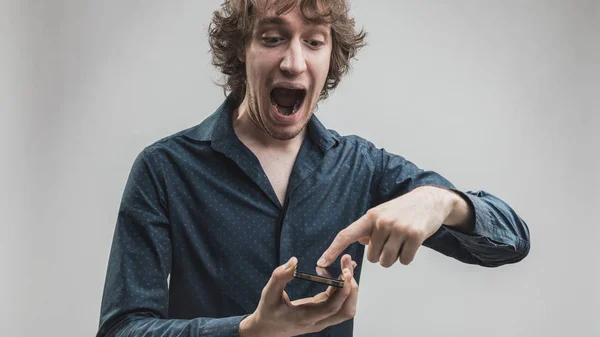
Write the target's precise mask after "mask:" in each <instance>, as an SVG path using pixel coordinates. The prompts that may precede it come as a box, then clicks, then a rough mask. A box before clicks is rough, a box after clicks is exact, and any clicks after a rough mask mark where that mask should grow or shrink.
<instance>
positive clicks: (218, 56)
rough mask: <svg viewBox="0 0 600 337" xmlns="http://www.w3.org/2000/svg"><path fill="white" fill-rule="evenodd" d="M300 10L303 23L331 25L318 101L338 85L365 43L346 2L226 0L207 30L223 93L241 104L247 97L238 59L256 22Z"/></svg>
mask: <svg viewBox="0 0 600 337" xmlns="http://www.w3.org/2000/svg"><path fill="white" fill-rule="evenodd" d="M296 6H299V8H300V12H301V13H302V15H303V16H304V17H305V18H306V20H308V21H310V22H315V23H329V24H331V36H332V52H331V62H330V65H329V72H328V74H327V80H326V82H325V85H324V87H323V89H322V90H321V94H320V99H325V98H327V96H328V95H329V90H332V89H334V88H335V87H337V85H338V84H339V82H340V80H341V78H342V76H343V75H344V74H346V73H347V72H348V70H349V68H350V60H351V59H352V58H353V57H354V56H355V55H356V53H357V52H358V50H359V49H360V48H362V47H363V46H364V45H365V44H366V43H365V36H366V32H365V31H364V30H361V31H358V32H357V31H355V29H354V19H353V18H351V17H349V16H348V10H349V5H348V3H347V2H346V0H271V1H260V0H226V1H225V2H224V3H223V4H222V5H221V9H220V10H217V11H215V12H214V13H213V18H212V22H211V23H210V26H209V29H208V30H209V44H210V49H211V51H212V64H213V65H214V66H215V67H217V68H218V69H219V70H220V71H221V73H223V74H224V82H223V83H222V84H221V86H222V87H223V89H224V91H225V92H227V91H230V92H231V94H232V95H233V97H234V98H235V99H236V100H238V101H241V100H242V99H243V97H244V95H245V93H246V66H245V64H244V62H242V61H241V60H240V59H239V56H240V55H242V54H243V52H244V47H245V45H246V42H247V41H248V39H249V38H250V37H251V36H252V31H253V29H254V23H255V22H256V18H257V17H260V15H261V14H263V13H265V12H267V11H269V10H274V12H275V13H276V15H282V14H285V13H288V12H289V11H291V10H293V9H294V8H295V7H296Z"/></svg>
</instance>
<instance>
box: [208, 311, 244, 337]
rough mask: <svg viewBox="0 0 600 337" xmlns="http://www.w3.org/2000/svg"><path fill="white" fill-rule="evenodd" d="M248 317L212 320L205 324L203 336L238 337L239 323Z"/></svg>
mask: <svg viewBox="0 0 600 337" xmlns="http://www.w3.org/2000/svg"><path fill="white" fill-rule="evenodd" d="M248 316H249V314H248V315H240V316H230V317H223V318H214V319H211V320H210V321H209V322H207V323H206V325H205V326H204V328H203V329H201V330H202V334H203V335H208V336H214V337H239V328H240V322H241V321H242V320H243V319H244V318H246V317H248Z"/></svg>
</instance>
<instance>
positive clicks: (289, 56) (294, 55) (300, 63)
mask: <svg viewBox="0 0 600 337" xmlns="http://www.w3.org/2000/svg"><path fill="white" fill-rule="evenodd" d="M280 68H281V71H283V72H286V73H288V74H290V75H298V74H301V73H303V72H304V71H305V70H306V60H305V59H304V53H303V51H302V43H301V42H300V41H298V40H292V41H291V42H290V44H289V47H288V48H287V50H286V54H285V57H284V58H283V60H282V61H281V64H280Z"/></svg>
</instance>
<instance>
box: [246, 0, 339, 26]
mask: <svg viewBox="0 0 600 337" xmlns="http://www.w3.org/2000/svg"><path fill="white" fill-rule="evenodd" d="M253 5H254V6H253V11H254V13H253V14H254V15H253V17H254V23H255V24H256V25H257V26H258V27H260V26H263V25H278V26H281V25H289V24H291V23H294V22H297V23H300V24H302V25H306V26H327V27H328V26H330V22H331V18H332V17H333V15H332V11H331V9H330V8H327V7H326V5H322V4H321V1H318V0H315V1H301V0H257V1H254V4H253Z"/></svg>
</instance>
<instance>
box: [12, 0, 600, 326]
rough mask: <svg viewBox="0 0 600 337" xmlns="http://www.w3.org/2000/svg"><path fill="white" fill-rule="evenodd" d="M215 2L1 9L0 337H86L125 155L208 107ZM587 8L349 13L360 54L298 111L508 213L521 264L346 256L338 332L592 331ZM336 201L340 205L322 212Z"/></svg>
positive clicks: (96, 305) (566, 4)
mask: <svg viewBox="0 0 600 337" xmlns="http://www.w3.org/2000/svg"><path fill="white" fill-rule="evenodd" d="M218 6H219V1H216V0H212V1H183V0H178V1H130V0H119V1H114V0H113V1H99V0H98V1H89V0H88V1H75V0H73V1H67V0H54V1H33V0H29V1H25V0H21V1H18V0H15V1H11V2H2V5H1V7H0V38H1V40H0V41H1V45H0V56H1V57H2V58H1V59H0V61H1V62H0V66H1V68H0V70H1V71H0V74H1V76H0V78H1V80H0V85H1V87H0V98H1V100H0V103H1V105H0V108H1V112H2V119H1V122H0V125H1V130H0V131H1V133H0V134H1V137H2V142H0V144H1V149H2V153H1V154H2V155H1V157H0V158H1V160H2V165H1V166H0V167H1V169H2V174H1V175H0V177H1V178H0V179H1V183H2V185H1V188H0V193H1V194H0V195H1V196H2V202H1V203H0V208H1V211H2V212H1V215H0V221H1V225H2V234H1V235H0V241H1V242H0V243H1V252H0V253H1V254H0V256H1V257H0V259H1V262H2V267H1V277H0V296H1V297H0V303H1V304H0V308H1V311H0V336H2V337H21V336H23V337H24V336H67V337H69V336H74V337H75V336H93V335H94V334H95V332H96V329H97V326H98V319H99V310H100V301H101V296H102V288H103V284H104V278H105V273H106V266H107V261H108V255H109V250H110V245H111V239H112V235H113V231H114V225H115V220H116V216H117V209H118V205H119V201H120V198H121V194H122V192H123V188H124V185H125V181H126V179H127V176H128V173H129V170H130V168H131V164H132V163H133V159H134V158H135V156H136V155H137V154H138V153H139V152H140V151H141V150H142V149H143V147H144V146H146V145H148V144H150V143H152V142H154V141H156V140H158V139H159V138H162V137H164V136H167V135H170V134H172V133H174V132H177V131H179V130H181V129H184V128H187V127H190V126H193V125H196V124H198V123H200V122H201V121H202V120H203V119H204V118H205V117H207V116H208V115H209V114H211V113H212V112H213V111H214V110H215V109H216V108H217V106H218V105H219V104H220V103H221V102H222V100H223V99H224V96H223V92H222V90H221V88H219V87H217V86H216V85H215V84H214V83H213V82H214V81H216V80H219V76H218V73H217V72H216V71H215V70H214V69H213V68H212V66H211V65H210V54H209V53H208V42H207V27H208V23H209V20H210V18H211V14H212V11H213V10H215V9H217V7H218ZM599 11H600V5H599V3H598V2H597V1H538V0H529V1H527V0H523V1H475V0H473V1H452V2H450V1H436V2H424V1H399V0H388V1H357V0H355V1H353V2H352V13H353V14H354V16H355V17H356V20H357V24H358V26H359V27H364V28H365V29H366V30H367V31H368V33H369V36H368V43H369V45H368V46H367V47H366V48H365V49H363V50H362V51H361V52H360V53H359V55H358V61H355V62H354V63H353V69H352V71H351V73H350V75H349V76H347V77H346V78H345V79H344V80H343V81H342V83H341V85H340V86H339V88H338V89H337V90H336V91H335V92H334V93H333V94H332V95H331V97H330V99H329V100H328V101H326V102H325V103H322V104H321V106H320V109H319V110H318V112H317V115H318V116H319V118H321V120H322V121H323V122H324V124H325V125H326V126H327V127H329V128H332V129H335V130H338V131H339V132H340V133H341V134H344V135H348V134H357V135H360V136H362V137H365V138H367V139H369V140H371V141H372V142H374V143H375V144H376V145H377V146H378V147H383V148H385V149H386V150H388V151H391V152H395V153H398V154H401V155H403V156H405V157H407V158H408V159H410V160H411V161H413V162H415V163H416V164H417V165H419V166H420V167H422V168H426V169H432V170H436V171H438V172H439V173H441V174H442V175H444V176H446V177H447V178H449V179H450V180H451V181H452V182H453V183H454V184H455V185H456V186H457V187H458V188H460V189H463V190H479V189H482V190H486V191H488V192H490V193H493V194H495V195H497V196H499V197H501V198H503V199H504V200H506V201H507V202H508V203H509V204H511V205H512V206H513V207H514V208H515V210H516V211H517V212H518V213H519V214H520V215H521V216H522V217H523V218H524V219H525V220H526V222H527V224H528V225H529V228H530V230H531V240H532V241H531V252H530V254H529V256H528V257H527V258H526V259H525V260H523V261H522V262H520V263H518V264H515V265H507V266H503V267H500V268H483V267H478V266H471V265H466V264H461V263H459V262H457V261H455V260H453V259H450V258H447V257H445V256H442V255H441V254H438V253H436V252H434V251H432V250H430V249H428V248H421V249H420V250H419V251H418V254H417V257H416V259H415V261H414V262H413V263H412V264H411V265H409V266H403V265H400V264H396V265H394V266H393V267H392V268H390V269H385V268H382V267H381V266H379V265H375V264H371V263H369V262H368V261H367V260H366V259H365V260H364V262H365V266H364V272H363V278H362V280H361V287H360V296H359V302H358V312H357V316H356V320H355V335H356V336H462V337H466V336H473V337H479V336H503V337H505V336H543V337H551V336H578V337H584V336H600V323H599V316H600V309H598V307H599V305H600V300H599V290H598V284H600V279H599V277H598V274H599V271H598V269H599V265H600V262H599V257H600V253H599V252H598V244H597V241H598V234H599V232H598V226H599V225H600V223H599V221H598V218H597V216H596V215H597V213H598V210H599V207H598V205H599V200H598V197H597V194H598V188H599V187H600V186H599V185H600V184H599V176H598V170H599V169H600V167H599V166H598V155H599V154H600V150H599V148H600V146H599V145H598V143H599V139H598V131H599V117H598V114H599V111H600V104H599V103H598V97H599V96H600V90H599V70H600V69H599V62H600V61H599V60H600V52H599V49H600V48H599V45H598V44H599V40H600V39H599V37H598V36H599V35H600V15H599V14H600V12H599ZM340 207H344V205H340Z"/></svg>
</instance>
